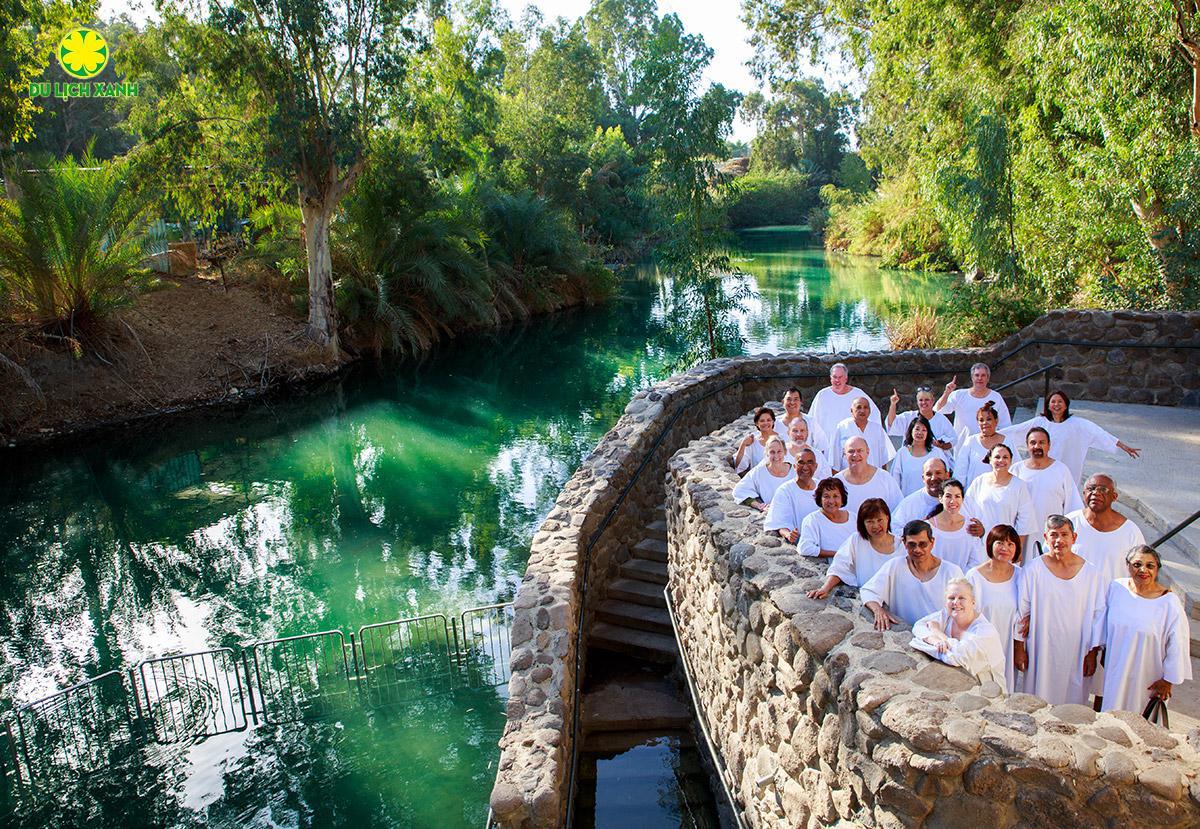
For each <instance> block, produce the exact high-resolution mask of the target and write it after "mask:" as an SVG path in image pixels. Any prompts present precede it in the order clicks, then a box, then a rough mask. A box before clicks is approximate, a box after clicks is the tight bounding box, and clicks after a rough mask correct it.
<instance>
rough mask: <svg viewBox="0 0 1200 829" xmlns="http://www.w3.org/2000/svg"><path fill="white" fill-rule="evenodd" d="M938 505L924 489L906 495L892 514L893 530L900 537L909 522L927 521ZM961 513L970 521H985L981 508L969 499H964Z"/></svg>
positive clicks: (935, 499)
mask: <svg viewBox="0 0 1200 829" xmlns="http://www.w3.org/2000/svg"><path fill="white" fill-rule="evenodd" d="M937 505H938V499H937V498H935V497H934V496H932V495H930V494H929V493H928V492H927V491H926V490H925V489H923V488H922V489H920V490H917V491H916V492H914V493H913V494H912V495H905V496H904V498H903V500H901V501H900V506H898V507H896V511H895V512H893V513H892V529H893V530H895V532H896V534H897V535H899V534H900V533H901V532H902V531H903V530H904V525H905V524H907V523H908V522H909V521H924V520H926V517H927V516H928V515H929V513H931V512H933V508H934V507H936V506H937ZM959 513H961V514H962V516H963V518H966V519H967V520H968V521H970V520H971V519H972V518H978V519H979V520H980V521H981V522H982V521H983V518H982V517H981V514H980V510H979V507H977V506H975V504H974V503H972V502H971V500H970V499H969V498H963V505H962V509H960V510H959Z"/></svg>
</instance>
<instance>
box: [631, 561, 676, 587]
mask: <svg viewBox="0 0 1200 829" xmlns="http://www.w3.org/2000/svg"><path fill="white" fill-rule="evenodd" d="M621 575H622V576H624V577H625V578H627V579H636V580H637V581H648V582H652V583H654V584H662V585H665V584H666V583H667V565H666V564H664V563H663V562H661V561H649V560H647V559H644V558H631V559H629V561H627V562H625V563H624V564H622V565H621Z"/></svg>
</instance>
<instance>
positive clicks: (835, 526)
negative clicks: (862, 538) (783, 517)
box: [796, 510, 858, 556]
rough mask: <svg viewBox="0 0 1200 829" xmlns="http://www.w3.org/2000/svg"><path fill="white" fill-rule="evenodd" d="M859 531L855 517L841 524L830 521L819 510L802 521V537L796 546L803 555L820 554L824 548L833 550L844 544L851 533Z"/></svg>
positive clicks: (835, 550)
mask: <svg viewBox="0 0 1200 829" xmlns="http://www.w3.org/2000/svg"><path fill="white" fill-rule="evenodd" d="M856 532H858V525H857V524H856V523H855V521H854V518H853V517H851V518H848V519H847V520H846V523H844V524H839V523H837V522H836V521H830V520H829V517H828V516H827V515H825V513H823V512H821V511H820V510H817V511H816V512H810V513H809V514H808V515H806V516H804V520H803V521H801V522H800V538H799V540H798V541H797V542H796V548H797V549H798V550H799V551H800V555H802V556H819V555H821V551H822V550H833V551H834V552H837V549H838V548H839V547H841V546H842V544H843V543H844V542H845V540H846V539H847V538H848V537H849V536H850V533H856Z"/></svg>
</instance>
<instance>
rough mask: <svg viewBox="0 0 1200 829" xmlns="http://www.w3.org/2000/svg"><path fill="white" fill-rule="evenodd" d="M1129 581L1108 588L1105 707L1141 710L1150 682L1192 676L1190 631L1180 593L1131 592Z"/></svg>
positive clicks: (1177, 682) (1172, 680) (1105, 626)
mask: <svg viewBox="0 0 1200 829" xmlns="http://www.w3.org/2000/svg"><path fill="white" fill-rule="evenodd" d="M1131 581H1132V580H1131V579H1118V580H1117V581H1114V582H1112V583H1111V584H1109V586H1108V602H1107V604H1108V611H1107V618H1106V621H1105V624H1104V648H1105V650H1104V703H1103V705H1102V706H1101V708H1102V709H1103V710H1104V711H1113V710H1117V711H1135V712H1137V713H1139V714H1140V713H1142V711H1143V710H1144V709H1145V707H1146V704H1147V703H1148V702H1150V691H1149V688H1150V685H1151V684H1153V683H1155V682H1157V681H1158V680H1160V679H1165V680H1166V681H1167V682H1170V683H1171V684H1172V685H1178V684H1179V683H1180V682H1183V681H1185V680H1189V679H1191V678H1192V662H1191V653H1190V651H1191V635H1190V633H1189V628H1188V620H1187V614H1186V613H1184V610H1183V603H1182V602H1180V601H1179V597H1178V596H1176V595H1175V594H1174V593H1172V592H1171V591H1170V590H1168V591H1167V592H1166V593H1165V594H1164V595H1162V596H1159V597H1158V598H1156V599H1144V598H1142V597H1141V596H1138V595H1137V594H1135V593H1134V592H1133V589H1132V587H1131V584H1130V582H1131Z"/></svg>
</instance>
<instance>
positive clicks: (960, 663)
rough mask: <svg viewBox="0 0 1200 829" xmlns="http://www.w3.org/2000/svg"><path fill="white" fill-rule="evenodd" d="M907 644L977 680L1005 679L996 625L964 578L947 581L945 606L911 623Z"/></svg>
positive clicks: (1003, 661)
mask: <svg viewBox="0 0 1200 829" xmlns="http://www.w3.org/2000/svg"><path fill="white" fill-rule="evenodd" d="M909 646H910V647H913V648H916V649H917V650H919V651H921V652H922V653H927V654H929V655H930V656H932V657H933V658H935V659H938V660H941V661H942V662H945V663H946V664H947V665H954V666H956V667H959V668H963V669H964V670H966V671H967V673H969V674H971V675H972V676H974V677H975V678H977V679H979V680H980V681H986V680H992V681H994V682H996V683H997V684H1001V683H1002V682H1003V681H1004V673H1005V666H1006V662H1007V660H1006V659H1005V657H1004V645H1003V641H1002V639H1001V637H1000V634H999V633H998V632H997V630H996V627H995V626H994V625H993V624H992V623H991V621H989V620H988V618H987V616H985V615H984V614H982V613H980V612H979V610H978V608H977V607H976V604H975V589H974V588H973V587H972V586H971V583H970V582H969V581H967V580H966V579H965V578H955V579H950V581H949V582H947V583H946V606H945V607H944V608H943V609H941V610H935V611H934V612H933V613H930V614H929V615H928V616H923V617H921V618H920V619H918V620H917V621H916V623H915V624H914V625H913V638H912V641H911V642H909Z"/></svg>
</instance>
